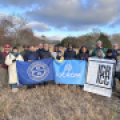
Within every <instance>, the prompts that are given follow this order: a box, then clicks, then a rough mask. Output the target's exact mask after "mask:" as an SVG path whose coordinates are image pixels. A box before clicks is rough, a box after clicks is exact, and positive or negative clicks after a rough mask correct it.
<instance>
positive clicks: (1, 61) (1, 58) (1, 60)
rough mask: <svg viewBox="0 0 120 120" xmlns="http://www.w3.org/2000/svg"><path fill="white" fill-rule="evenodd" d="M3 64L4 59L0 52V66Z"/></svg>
mask: <svg viewBox="0 0 120 120" xmlns="http://www.w3.org/2000/svg"><path fill="white" fill-rule="evenodd" d="M3 62H4V57H3V54H2V53H1V51H0V64H2V63H3Z"/></svg>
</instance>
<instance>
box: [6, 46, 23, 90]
mask: <svg viewBox="0 0 120 120" xmlns="http://www.w3.org/2000/svg"><path fill="white" fill-rule="evenodd" d="M16 61H24V60H23V57H22V56H21V55H20V53H19V52H18V49H17V47H13V49H12V51H11V52H10V53H9V54H8V55H7V57H6V59H5V64H6V65H8V73H9V84H10V85H11V86H12V92H17V91H18V88H17V83H18V77H17V71H16Z"/></svg>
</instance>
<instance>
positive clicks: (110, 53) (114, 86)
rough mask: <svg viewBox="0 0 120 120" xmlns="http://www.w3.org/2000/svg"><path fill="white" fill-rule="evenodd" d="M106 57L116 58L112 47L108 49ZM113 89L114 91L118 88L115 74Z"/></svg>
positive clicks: (109, 58)
mask: <svg viewBox="0 0 120 120" xmlns="http://www.w3.org/2000/svg"><path fill="white" fill-rule="evenodd" d="M105 59H108V60H116V57H115V55H113V51H112V49H108V50H107V55H106V56H105ZM112 89H113V91H115V90H116V79H115V76H114V77H113V86H112Z"/></svg>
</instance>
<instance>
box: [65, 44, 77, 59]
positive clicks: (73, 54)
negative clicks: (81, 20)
mask: <svg viewBox="0 0 120 120" xmlns="http://www.w3.org/2000/svg"><path fill="white" fill-rule="evenodd" d="M64 59H65V60H72V59H76V52H75V51H74V50H73V46H72V44H68V48H67V50H66V51H65V52H64Z"/></svg>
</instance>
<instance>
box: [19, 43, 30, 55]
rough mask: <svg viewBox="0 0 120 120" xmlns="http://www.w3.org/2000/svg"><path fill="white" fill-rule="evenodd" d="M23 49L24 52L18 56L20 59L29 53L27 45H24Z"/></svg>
mask: <svg viewBox="0 0 120 120" xmlns="http://www.w3.org/2000/svg"><path fill="white" fill-rule="evenodd" d="M23 48H24V50H23V51H22V52H20V54H21V55H22V57H24V55H25V54H26V53H27V52H28V51H29V45H27V44H24V45H23Z"/></svg>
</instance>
